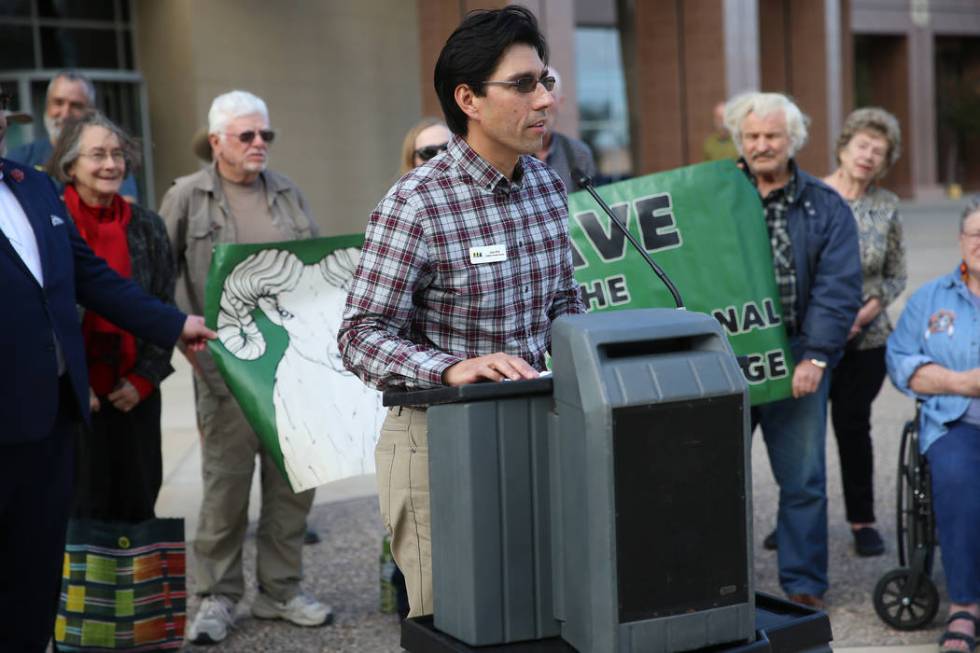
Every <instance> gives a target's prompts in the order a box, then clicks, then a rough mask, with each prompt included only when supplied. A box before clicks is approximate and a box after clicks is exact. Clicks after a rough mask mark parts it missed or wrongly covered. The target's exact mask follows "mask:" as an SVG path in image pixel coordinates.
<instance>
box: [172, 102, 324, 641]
mask: <svg viewBox="0 0 980 653" xmlns="http://www.w3.org/2000/svg"><path fill="white" fill-rule="evenodd" d="M208 123H209V124H208V132H209V134H208V140H209V142H210V145H211V152H212V158H213V163H212V165H211V166H210V167H208V168H205V169H203V170H201V171H199V172H197V173H195V174H193V175H190V176H187V177H182V178H180V179H178V180H177V181H175V182H174V185H173V187H172V188H171V189H170V190H169V191H168V192H167V194H166V195H165V196H164V198H163V203H162V205H161V207H160V214H161V215H162V216H163V218H164V221H165V222H166V224H167V231H168V233H169V236H170V241H171V245H172V247H173V251H174V255H175V256H176V258H177V266H178V275H179V276H178V280H177V304H178V305H179V306H181V307H184V308H187V307H190V306H194V307H196V309H195V310H196V312H198V313H200V314H203V312H204V297H205V295H204V284H205V280H206V279H207V275H208V269H209V267H210V265H211V248H212V247H213V246H214V245H215V244H217V243H267V242H275V241H283V240H299V239H303V238H311V237H314V236H316V235H317V226H316V222H314V221H313V219H312V218H311V217H310V214H309V211H308V210H307V206H306V201H305V200H304V199H303V195H302V193H300V191H299V189H298V188H297V187H296V186H295V185H294V184H293V183H292V182H291V181H290V180H289V179H287V178H286V177H284V176H282V175H279V174H277V173H275V172H272V171H271V170H268V169H267V165H268V159H269V145H270V144H271V143H272V141H273V139H274V137H275V132H274V131H272V130H271V129H270V128H269V111H268V109H267V108H266V104H265V102H264V101H262V99H261V98H258V97H256V96H255V95H252V94H251V93H247V92H245V91H232V92H230V93H226V94H224V95H220V96H218V97H217V98H215V100H214V102H213V103H212V104H211V110H210V112H209V113H208ZM195 363H196V364H195V375H194V384H195V391H196V392H195V394H196V398H197V417H198V423H199V424H200V427H201V431H202V435H203V442H202V452H201V458H202V461H201V465H202V472H203V476H204V498H203V501H202V504H201V513H200V521H199V523H198V530H197V537H196V539H195V540H194V564H195V570H194V580H195V583H196V591H197V594H198V595H199V596H201V597H202V601H201V606H200V608H199V610H198V612H197V614H196V616H195V618H194V621H193V622H192V624H191V627H190V629H189V631H188V638H189V639H190V640H191V641H192V642H195V643H215V642H219V641H221V640H223V639H224V638H225V637H226V636H227V634H228V630H229V629H230V628H231V626H232V625H233V624H234V619H233V617H234V613H235V604H236V603H237V602H238V601H239V600H240V599H241V598H242V595H243V594H244V592H245V581H244V577H243V575H242V543H243V541H244V539H245V530H246V527H247V526H248V512H247V510H246V508H247V506H248V496H249V490H250V488H251V484H252V473H253V470H254V467H255V457H256V455H258V457H259V461H260V464H261V466H262V511H261V516H260V517H259V527H258V534H257V548H258V555H257V560H256V575H257V576H258V583H259V592H258V595H257V597H256V599H255V602H254V603H253V604H252V614H253V615H255V616H257V617H261V618H267V619H283V620H286V621H289V622H291V623H294V624H297V625H302V626H319V625H323V624H325V623H328V622H329V621H330V620H331V618H332V614H331V610H330V608H329V607H328V606H326V605H324V604H322V603H320V602H319V601H317V600H316V599H314V598H313V597H311V596H309V595H307V594H305V593H304V592H302V591H301V590H300V586H299V584H300V579H301V578H302V575H303V571H302V547H303V537H304V533H305V530H306V528H305V525H306V516H307V514H308V513H309V511H310V506H311V505H312V503H313V490H308V491H306V492H300V493H299V494H294V493H293V491H292V490H291V489H290V487H289V484H288V483H287V482H286V480H285V479H284V478H283V477H282V475H281V474H280V473H279V471H278V470H277V469H276V467H275V463H273V461H272V458H271V457H270V455H269V454H268V453H267V452H266V451H265V450H264V449H263V448H262V447H261V446H260V444H259V440H258V437H257V436H256V435H255V432H254V431H253V430H252V428H251V426H249V424H248V422H247V421H246V420H245V416H244V414H243V413H242V410H241V408H239V406H238V404H237V403H236V401H235V399H234V398H233V397H232V396H231V393H230V392H229V390H228V388H227V386H226V385H225V382H224V380H223V379H222V378H221V376H220V374H219V373H218V370H217V368H216V366H215V364H214V361H213V360H212V358H211V356H210V354H208V353H206V352H205V353H202V354H199V355H198V356H196V360H195Z"/></svg>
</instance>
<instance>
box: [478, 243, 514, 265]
mask: <svg viewBox="0 0 980 653" xmlns="http://www.w3.org/2000/svg"><path fill="white" fill-rule="evenodd" d="M506 260H507V246H506V245H484V246H483V247H470V263H472V264H474V265H476V264H479V263H497V262H499V261H506Z"/></svg>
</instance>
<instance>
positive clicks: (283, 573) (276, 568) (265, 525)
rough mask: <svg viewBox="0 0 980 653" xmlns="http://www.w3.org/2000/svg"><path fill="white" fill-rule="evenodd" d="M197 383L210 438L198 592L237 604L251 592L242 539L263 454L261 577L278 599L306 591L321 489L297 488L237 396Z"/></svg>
mask: <svg viewBox="0 0 980 653" xmlns="http://www.w3.org/2000/svg"><path fill="white" fill-rule="evenodd" d="M195 386H196V388H195V389H196V391H197V416H198V423H199V424H200V427H201V433H202V435H203V437H204V440H203V442H202V443H201V470H202V473H203V476H204V498H203V500H202V502H201V516H200V521H199V522H198V527H197V538H196V539H195V540H194V567H195V573H194V579H195V581H196V592H197V594H199V595H205V594H221V595H224V596H227V597H229V598H230V599H232V600H233V601H236V602H237V601H239V600H240V599H241V598H242V595H243V594H244V592H245V579H244V577H243V575H242V543H243V541H244V539H245V530H246V528H247V527H248V497H249V491H250V489H251V486H252V473H253V471H254V469H255V456H256V454H258V456H259V464H260V465H261V470H262V471H261V479H262V508H261V512H260V514H259V527H258V532H257V534H256V545H257V548H258V555H257V556H256V576H257V577H258V582H259V589H260V590H261V591H262V592H264V593H265V594H267V595H268V596H269V597H270V598H272V599H274V600H276V601H288V600H289V599H291V598H293V596H295V595H296V594H297V593H298V592H299V583H300V580H301V579H302V576H303V535H304V533H305V532H306V516H307V514H308V513H309V512H310V506H311V505H313V495H314V491H313V490H307V491H306V492H301V493H299V494H294V493H293V491H292V489H290V487H289V483H287V482H286V479H284V478H283V476H282V474H280V473H279V469H278V468H277V467H276V464H275V463H274V462H273V460H272V457H271V456H269V454H268V453H266V451H265V449H264V448H263V447H262V446H261V445H260V444H259V439H258V436H257V435H256V434H255V431H253V430H252V427H251V426H249V424H248V422H247V421H246V420H245V415H244V414H243V413H242V410H241V408H239V406H238V404H237V403H236V402H235V400H234V398H232V397H230V396H219V395H216V394H214V393H212V392H211V391H209V390H208V388H207V386H206V385H205V384H204V383H200V382H196V383H195Z"/></svg>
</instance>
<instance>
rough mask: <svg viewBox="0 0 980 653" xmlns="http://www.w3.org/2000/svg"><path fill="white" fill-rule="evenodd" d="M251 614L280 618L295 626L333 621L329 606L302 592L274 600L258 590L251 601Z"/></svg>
mask: <svg viewBox="0 0 980 653" xmlns="http://www.w3.org/2000/svg"><path fill="white" fill-rule="evenodd" d="M252 614H253V615H255V616H256V617H258V618H259V619H282V620H284V621H288V622H290V623H293V624H296V625H297V626H325V625H327V624H329V623H331V622H333V610H331V609H330V606H329V605H326V604H324V603H320V602H319V601H317V600H316V599H315V598H313V597H312V596H310V595H309V594H306V593H304V592H300V593H299V594H297V595H296V596H294V597H293V598H291V599H289V600H288V601H276V600H274V599H272V598H271V597H270V596H269V595H268V594H265V593H263V592H259V593H258V595H257V596H256V597H255V601H254V602H253V603H252Z"/></svg>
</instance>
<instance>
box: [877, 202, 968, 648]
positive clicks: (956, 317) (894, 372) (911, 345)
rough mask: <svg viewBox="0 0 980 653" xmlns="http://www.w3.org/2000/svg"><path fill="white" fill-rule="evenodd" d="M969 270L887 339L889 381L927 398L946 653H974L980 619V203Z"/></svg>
mask: <svg viewBox="0 0 980 653" xmlns="http://www.w3.org/2000/svg"><path fill="white" fill-rule="evenodd" d="M959 244H960V252H961V254H962V257H963V261H962V263H961V264H960V265H959V267H958V268H957V269H956V270H954V271H953V272H952V273H950V274H947V275H945V276H942V277H940V278H938V279H934V280H933V281H930V282H929V283H927V284H925V285H924V286H923V287H922V288H920V289H919V290H917V291H916V292H915V293H914V294H913V295H912V297H911V298H909V301H908V304H907V305H906V307H905V310H904V311H903V312H902V317H901V319H900V320H899V322H898V327H897V328H896V329H895V332H894V333H893V334H892V335H891V337H890V338H889V339H888V354H887V363H888V374H889V376H890V377H891V379H892V382H893V383H894V384H895V386H896V387H898V389H899V390H901V391H902V392H904V393H906V394H908V395H911V396H914V397H916V398H918V399H921V400H922V401H923V402H924V403H923V406H922V421H921V423H920V425H919V426H920V437H919V445H920V449H921V450H922V452H923V453H924V454H925V456H926V459H927V460H928V462H929V467H930V469H931V470H932V474H931V475H932V494H933V511H934V514H935V518H936V529H937V532H938V535H939V545H940V548H941V550H942V558H943V567H944V569H945V572H946V585H947V590H948V592H949V598H950V614H949V619H948V621H947V627H946V632H944V633H943V635H942V638H941V640H940V643H939V644H940V651H943V652H947V651H971V652H972V651H974V650H975V649H976V635H977V622H978V620H980V197H974V198H972V199H971V201H970V203H969V205H968V206H967V208H966V210H965V211H964V212H963V216H962V218H961V219H960V234H959Z"/></svg>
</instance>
